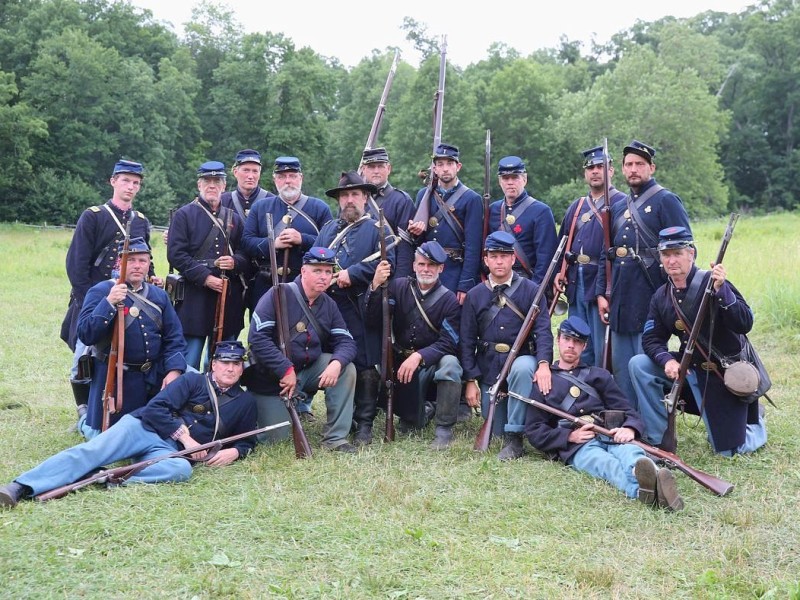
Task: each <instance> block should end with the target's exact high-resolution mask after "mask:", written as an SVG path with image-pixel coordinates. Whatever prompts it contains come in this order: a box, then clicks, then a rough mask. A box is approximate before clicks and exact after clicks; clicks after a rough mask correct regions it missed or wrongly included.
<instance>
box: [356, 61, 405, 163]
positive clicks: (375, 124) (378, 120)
mask: <svg viewBox="0 0 800 600" xmlns="http://www.w3.org/2000/svg"><path fill="white" fill-rule="evenodd" d="M398 56H399V52H398V51H397V50H395V51H394V60H392V66H391V67H389V74H388V75H387V76H386V83H385V84H384V85H383V93H382V94H381V99H380V102H378V110H377V111H375V118H374V119H373V120H372V127H371V128H370V130H369V136H367V144H366V145H365V146H364V150H371V149H372V148H374V147H375V142H377V141H378V134H379V133H380V131H381V125H383V115H384V114H385V113H386V101H387V100H388V99H389V90H391V89H392V83H393V82H394V74H395V72H396V71H397V58H398Z"/></svg>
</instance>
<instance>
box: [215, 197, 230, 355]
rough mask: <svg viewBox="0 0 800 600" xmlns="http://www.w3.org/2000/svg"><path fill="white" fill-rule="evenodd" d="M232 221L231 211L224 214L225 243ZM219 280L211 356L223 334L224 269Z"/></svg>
mask: <svg viewBox="0 0 800 600" xmlns="http://www.w3.org/2000/svg"><path fill="white" fill-rule="evenodd" d="M232 219H233V211H228V212H227V213H226V214H225V224H224V231H225V240H226V241H227V239H228V228H229V227H230V224H231V220H232ZM229 247H230V246H229ZM220 278H221V279H222V290H221V291H220V293H219V297H218V298H217V307H216V311H215V313H214V332H213V337H214V346H212V347H211V351H212V354H213V350H214V347H215V346H216V345H217V344H218V343H220V342H221V341H222V337H223V335H224V333H225V303H226V302H227V299H228V276H227V275H225V270H224V269H220Z"/></svg>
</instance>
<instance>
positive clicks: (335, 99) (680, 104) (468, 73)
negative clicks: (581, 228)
mask: <svg viewBox="0 0 800 600" xmlns="http://www.w3.org/2000/svg"><path fill="white" fill-rule="evenodd" d="M402 27H403V28H404V30H405V31H406V36H407V38H408V39H409V40H411V41H412V42H413V43H414V45H415V47H416V49H417V50H419V51H420V53H421V55H422V57H423V58H422V60H421V62H420V64H419V66H418V67H414V66H412V65H410V64H408V63H406V62H403V61H402V60H401V62H400V65H399V67H398V69H397V73H396V76H395V79H394V85H393V87H392V90H391V93H390V95H389V100H388V103H387V111H386V116H385V119H384V123H383V128H382V130H381V134H380V138H379V144H380V145H382V146H386V147H387V148H388V150H389V153H390V157H391V159H392V163H393V168H394V171H393V174H392V182H393V184H394V185H395V186H396V187H400V188H402V189H406V190H407V191H409V192H410V193H411V194H412V196H413V195H414V192H415V191H416V190H417V189H418V188H419V187H420V185H421V182H420V179H419V171H420V169H422V168H425V167H427V165H428V163H429V162H430V152H431V143H432V110H433V108H432V107H433V94H434V92H435V91H436V87H437V80H438V71H439V53H440V47H439V46H440V40H439V39H438V38H436V37H434V36H431V35H429V34H428V32H427V30H426V28H425V27H424V26H423V25H421V24H419V23H417V22H415V21H414V20H412V19H409V18H406V19H405V20H404V23H403V24H402ZM455 34H456V33H455V32H454V33H453V35H455ZM394 50H395V49H394V48H384V49H375V50H372V51H371V53H370V54H369V55H368V56H365V57H364V58H363V59H362V60H361V61H360V63H359V64H358V65H356V66H355V67H353V68H352V69H347V68H345V67H344V66H343V65H342V64H341V63H340V62H339V61H338V60H337V59H335V58H331V57H326V56H321V55H319V54H317V53H315V52H314V51H313V50H311V49H310V48H307V47H303V48H297V47H296V45H295V44H294V43H293V41H292V40H291V39H290V38H288V37H286V36H284V35H283V34H281V33H272V32H269V31H267V32H264V33H252V34H245V33H243V32H242V28H241V25H240V23H238V22H237V21H236V19H235V18H234V17H233V15H232V14H231V12H230V11H229V10H228V9H227V8H223V7H222V6H220V5H218V4H214V3H213V2H204V3H202V4H200V5H199V6H198V7H197V8H196V9H195V10H194V12H193V15H192V19H191V22H190V23H189V24H188V25H187V27H186V29H185V32H184V34H183V36H182V37H179V36H178V35H176V34H175V33H174V32H173V31H172V30H171V29H169V28H167V27H165V26H164V25H163V24H161V23H159V22H157V21H156V20H155V19H154V18H153V15H152V14H151V13H150V11H147V10H141V9H138V8H135V7H133V6H131V5H130V4H128V3H127V2H124V1H123V2H120V1H113V0H82V1H78V0H5V1H4V2H2V4H0V156H2V160H3V165H2V169H0V200H1V201H0V220H2V221H14V220H18V221H23V222H28V223H38V222H45V221H46V222H51V223H74V222H75V221H76V219H77V217H78V216H79V214H80V212H81V211H82V210H83V209H84V208H85V207H86V206H88V205H91V204H95V203H99V202H102V201H103V200H105V199H106V198H108V197H109V196H110V190H109V187H108V183H107V182H108V178H109V175H110V172H111V169H112V167H113V164H114V162H115V161H116V160H117V159H118V158H120V157H125V158H129V159H133V160H137V161H141V162H142V163H144V165H145V168H146V177H145V184H144V186H143V190H142V192H141V193H140V194H139V196H138V197H137V206H138V208H139V209H140V210H142V211H144V212H145V213H146V214H147V215H148V216H149V217H150V218H151V220H152V221H153V222H154V223H157V224H165V223H166V220H167V214H168V211H169V209H170V208H171V207H174V206H179V205H181V204H183V203H184V202H186V201H188V200H190V199H191V198H193V197H194V195H195V179H196V177H195V170H196V168H197V166H198V165H199V164H200V163H202V162H204V161H206V160H220V161H222V162H224V163H225V164H226V166H228V167H230V166H231V165H232V159H233V157H234V155H235V154H236V152H237V150H239V149H242V148H256V149H258V150H259V151H260V152H261V153H262V155H263V156H264V158H265V164H266V166H265V177H264V178H263V179H262V183H263V184H264V186H265V187H268V188H269V187H270V183H271V182H270V181H269V177H268V172H269V166H268V165H269V164H271V160H272V159H274V157H276V156H280V155H293V156H298V157H299V158H300V159H301V161H302V163H303V170H304V173H305V183H304V191H305V192H306V193H309V194H311V195H316V196H324V194H323V191H324V190H325V189H327V188H330V187H334V186H335V184H336V182H337V180H338V176H339V173H340V172H341V171H343V170H350V169H354V168H355V167H356V166H357V164H358V160H359V157H360V153H361V150H362V149H363V147H364V142H365V140H366V137H367V134H368V132H369V129H370V125H371V123H372V119H373V116H374V114H375V110H376V107H377V104H378V100H379V98H380V95H381V91H382V89H383V85H384V82H385V79H386V75H387V73H388V70H389V66H390V64H391V61H392V58H393V56H394ZM798 71H800V7H798V0H764V1H762V2H761V3H760V4H757V5H753V6H750V7H749V8H747V9H746V10H744V11H742V12H740V13H736V14H734V13H723V12H712V11H709V12H705V13H702V14H698V15H697V16H695V17H692V18H688V19H676V18H674V17H665V18H663V19H660V20H658V21H654V22H643V21H637V23H636V24H635V25H634V26H633V27H631V28H630V29H628V30H625V31H621V32H619V33H617V34H616V35H614V36H613V37H612V38H611V40H610V41H608V42H607V43H604V44H599V43H597V42H595V41H592V42H589V43H588V44H585V43H583V42H579V41H570V40H568V39H567V38H566V37H562V38H561V40H560V44H559V46H558V47H556V48H549V49H543V50H538V51H536V52H534V53H532V54H531V55H529V56H522V55H521V54H520V53H519V52H517V51H516V50H514V49H513V48H510V47H508V46H506V45H504V44H503V43H495V44H493V45H492V46H491V47H490V48H489V49H488V52H487V55H486V57H485V58H484V59H483V60H481V61H479V62H477V63H474V64H470V65H469V66H467V67H465V68H463V69H462V68H457V67H455V66H454V65H448V67H447V78H446V80H447V88H446V92H445V99H444V120H443V123H444V125H443V135H442V138H443V140H444V141H447V142H448V143H452V144H455V145H457V146H459V148H460V149H461V157H462V162H463V163H464V166H463V169H462V171H461V179H462V180H463V181H464V182H465V183H466V184H467V185H469V186H470V187H473V188H475V189H478V190H481V189H482V187H483V157H484V141H485V132H486V130H487V129H489V130H491V133H492V170H491V172H492V173H493V174H494V173H495V172H496V162H497V159H499V158H500V157H502V156H505V155H509V154H513V155H518V156H521V157H522V158H523V159H524V160H525V161H526V163H527V165H528V191H529V192H530V193H531V194H532V195H533V196H535V197H537V198H539V199H541V200H543V201H545V202H547V203H548V204H549V205H550V206H551V207H552V208H553V210H554V212H555V214H556V218H557V219H558V218H560V216H561V215H563V212H564V210H565V209H566V207H567V206H568V204H569V203H570V202H571V201H572V200H573V199H574V198H576V197H578V196H579V195H581V194H583V193H585V184H584V182H583V178H582V169H581V154H580V153H581V151H582V150H584V149H587V148H590V147H593V146H596V145H599V144H601V143H602V141H603V139H604V138H608V143H609V148H610V151H611V154H612V156H613V157H614V158H615V159H617V163H618V165H617V166H618V169H617V170H618V172H619V171H620V168H619V163H620V162H621V156H620V151H621V148H622V147H623V146H624V145H625V144H627V143H628V142H629V141H630V140H631V139H634V138H636V139H640V140H642V141H645V142H647V143H648V144H650V145H653V146H655V147H656V149H657V155H656V164H657V166H658V170H657V171H656V178H657V179H658V180H659V182H660V183H662V184H663V185H665V186H666V187H668V188H670V189H672V190H674V191H675V192H676V193H677V194H679V195H680V196H681V198H682V199H683V201H684V203H685V205H686V208H687V210H688V212H689V214H690V216H691V217H692V218H703V217H711V216H716V215H720V214H723V213H725V212H727V211H729V210H732V209H736V210H751V211H757V212H770V211H776V210H793V209H795V208H797V207H798V204H800V201H798V198H800V180H798V177H797V176H796V173H797V172H798V167H800V151H798V149H797V141H796V140H797V139H798V136H799V135H800V130H798V125H797V121H798V119H795V118H794V115H795V107H796V103H800V77H798ZM615 179H616V184H617V186H618V187H620V188H621V189H625V186H624V181H623V180H622V176H621V174H618V175H617V177H616V178H615ZM492 195H493V197H494V198H497V197H499V196H500V190H499V186H498V185H497V183H496V181H495V178H494V177H492Z"/></svg>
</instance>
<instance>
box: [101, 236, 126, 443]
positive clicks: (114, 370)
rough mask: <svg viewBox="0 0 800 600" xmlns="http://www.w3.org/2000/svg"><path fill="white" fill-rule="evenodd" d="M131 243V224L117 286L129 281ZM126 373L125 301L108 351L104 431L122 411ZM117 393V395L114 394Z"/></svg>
mask: <svg viewBox="0 0 800 600" xmlns="http://www.w3.org/2000/svg"><path fill="white" fill-rule="evenodd" d="M130 243H131V222H130V221H128V223H127V225H126V226H125V241H124V242H123V243H122V252H121V253H120V255H119V279H117V283H116V285H119V284H121V283H125V282H126V281H127V280H128V249H129V248H130ZM124 373H125V301H124V300H123V301H122V302H120V303H119V304H117V315H116V317H115V320H114V332H113V333H112V334H111V347H110V348H109V351H108V368H107V369H106V385H105V388H104V389H103V421H102V425H101V428H102V431H105V430H106V429H108V427H109V425H110V424H111V415H113V414H114V413H118V412H121V411H122V393H123V392H122V390H123V383H124V381H123V374H124ZM115 391H116V394H115V393H114V392H115Z"/></svg>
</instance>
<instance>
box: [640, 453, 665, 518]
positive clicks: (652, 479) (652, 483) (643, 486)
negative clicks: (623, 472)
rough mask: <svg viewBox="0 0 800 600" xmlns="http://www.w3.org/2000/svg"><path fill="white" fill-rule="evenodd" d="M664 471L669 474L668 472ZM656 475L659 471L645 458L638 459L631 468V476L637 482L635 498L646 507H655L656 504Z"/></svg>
mask: <svg viewBox="0 0 800 600" xmlns="http://www.w3.org/2000/svg"><path fill="white" fill-rule="evenodd" d="M664 471H665V472H666V473H669V471H666V470H664ZM658 473H659V470H658V467H656V464H655V463H654V462H653V461H652V460H650V459H649V458H647V457H646V456H642V457H641V458H640V459H638V460H637V461H636V464H635V465H634V467H633V475H634V477H636V481H638V482H639V491H638V493H637V498H639V501H640V502H643V503H644V504H646V505H647V506H655V504H656V487H657V479H658Z"/></svg>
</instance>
